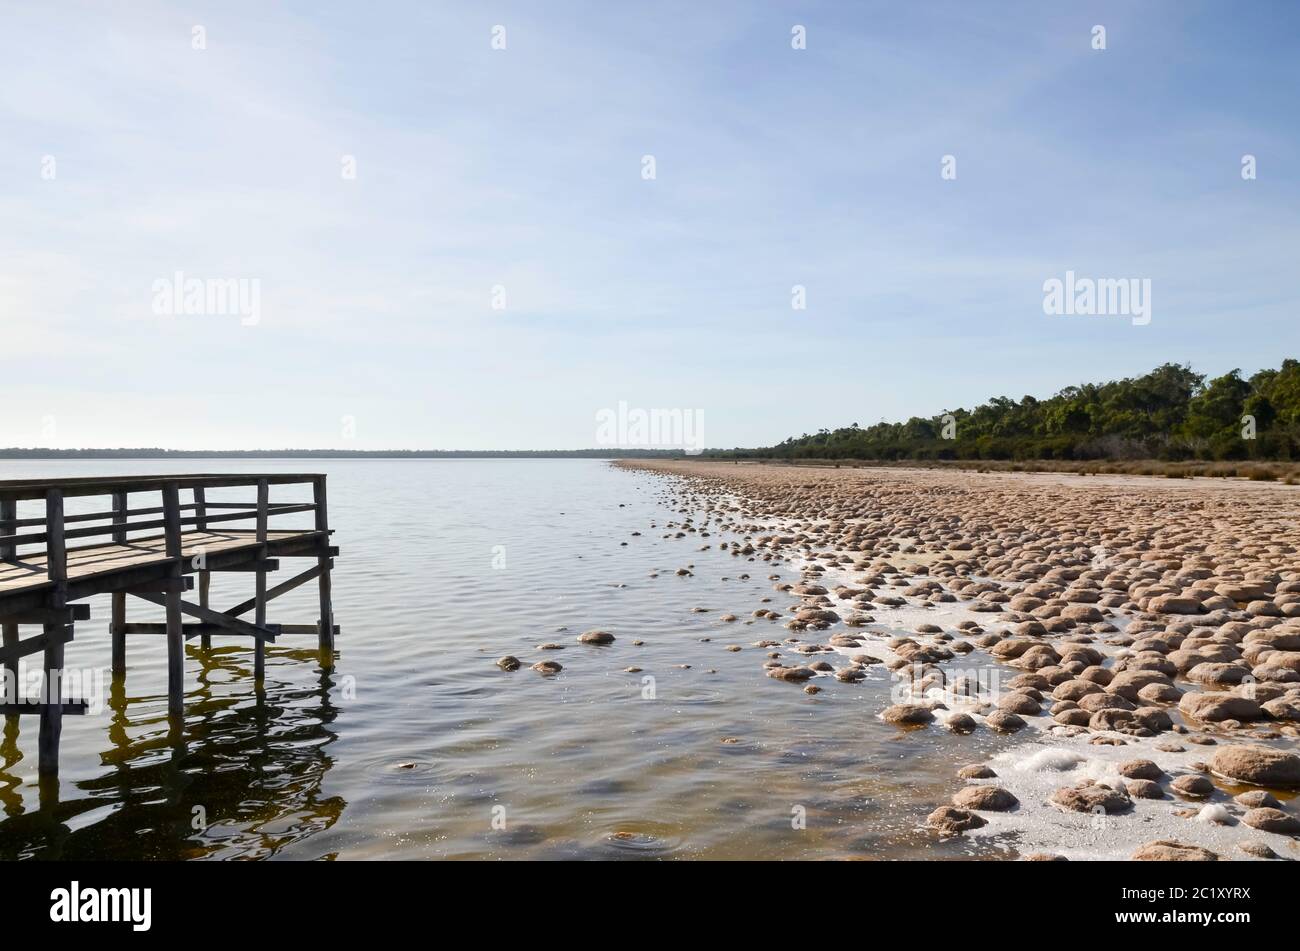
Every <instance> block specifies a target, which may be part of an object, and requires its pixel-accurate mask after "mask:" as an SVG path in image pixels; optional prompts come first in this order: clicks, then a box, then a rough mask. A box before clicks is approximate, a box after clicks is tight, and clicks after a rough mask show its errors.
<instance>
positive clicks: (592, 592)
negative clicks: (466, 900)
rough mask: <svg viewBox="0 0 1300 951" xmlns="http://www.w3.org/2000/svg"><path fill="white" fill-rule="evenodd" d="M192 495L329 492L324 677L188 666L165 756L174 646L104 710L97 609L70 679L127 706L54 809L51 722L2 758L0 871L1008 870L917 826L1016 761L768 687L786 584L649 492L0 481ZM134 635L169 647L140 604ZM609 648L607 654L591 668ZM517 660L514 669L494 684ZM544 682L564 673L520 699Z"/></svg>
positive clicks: (215, 656) (78, 757)
mask: <svg viewBox="0 0 1300 951" xmlns="http://www.w3.org/2000/svg"><path fill="white" fill-rule="evenodd" d="M187 471H188V472H196V471H204V472H250V473H251V472H279V471H284V472H319V471H323V472H326V473H328V475H329V504H330V523H331V527H332V528H333V529H334V530H335V535H334V543H335V544H337V545H338V546H339V548H340V549H341V553H340V556H339V558H338V559H337V562H336V568H335V573H334V609H335V615H336V621H337V623H338V624H340V625H341V627H342V634H341V636H340V637H339V639H338V643H337V649H338V653H337V659H336V662H335V666H334V669H333V670H332V671H327V670H325V669H324V668H322V666H321V664H320V662H319V658H318V657H317V656H316V653H315V650H314V646H315V643H314V639H312V638H302V639H300V640H297V641H295V640H293V639H292V638H288V637H286V638H282V639H281V641H280V645H281V646H273V647H271V648H270V649H269V651H268V656H267V666H266V680H265V685H264V687H265V689H264V691H263V692H262V693H261V694H260V695H259V694H258V693H257V692H256V691H255V689H254V683H253V679H252V652H251V649H250V648H247V647H244V646H240V645H238V644H236V643H235V642H233V641H228V642H223V641H222V640H221V639H220V638H218V639H217V640H216V641H215V646H214V648H213V649H211V650H209V651H204V650H203V649H202V648H201V647H200V646H199V644H198V642H197V641H192V642H190V643H188V644H187V647H186V688H187V696H186V714H185V719H184V725H183V728H181V729H179V730H176V729H170V728H169V724H168V720H167V717H166V698H165V689H166V673H165V663H164V661H165V648H164V646H163V643H162V638H160V637H150V636H148V635H141V636H136V637H133V638H129V639H128V644H127V649H128V671H127V676H126V679H125V683H120V682H119V683H116V684H113V683H111V678H110V677H109V676H108V666H109V661H110V646H109V637H108V625H107V618H108V614H109V599H108V598H107V597H106V596H105V597H102V598H96V599H94V600H93V601H92V602H91V605H92V620H91V621H88V622H81V623H79V624H78V625H77V628H76V639H75V640H74V641H73V642H72V643H71V644H69V645H68V650H67V658H66V664H67V666H68V667H70V668H78V669H86V668H90V669H102V671H103V673H104V677H105V691H106V693H107V695H108V697H109V700H108V702H107V703H106V704H105V707H104V709H103V711H102V712H101V713H99V714H97V715H88V716H84V717H69V718H67V719H66V720H65V721H64V724H65V725H64V731H63V741H62V753H61V775H60V783H59V788H58V792H57V798H55V797H52V796H47V797H46V799H45V801H44V802H42V799H41V797H40V795H39V791H38V786H37V783H36V775H35V772H36V724H35V720H34V718H30V717H25V718H23V723H22V725H21V730H20V731H16V730H15V728H14V727H13V726H12V724H11V726H10V727H9V729H8V730H7V731H6V733H5V737H4V743H3V746H2V747H0V767H3V768H2V769H0V809H2V810H3V816H4V818H3V820H0V856H2V857H4V858H18V857H39V858H77V859H110V858H113V859H117V858H125V859H135V858H166V859H175V858H195V859H202V858H208V859H231V858H271V857H283V858H293V859H321V858H326V859H329V858H344V859H378V858H406V859H420V858H494V859H495V858H509V859H520V858H617V857H705V858H807V857H879V858H894V857H944V856H952V857H958V856H964V855H969V854H971V853H972V851H975V850H982V851H985V852H989V853H990V854H1001V852H1000V851H999V846H998V845H997V844H996V843H994V844H990V843H988V842H987V841H986V842H983V843H982V844H972V843H970V842H967V841H962V840H952V841H949V842H940V841H938V840H937V839H936V838H935V837H933V836H932V835H930V834H928V833H926V832H925V831H924V830H922V829H921V828H920V826H921V824H922V822H923V821H924V817H925V815H926V813H927V812H929V811H930V810H931V809H932V808H934V806H935V805H936V804H937V803H941V802H945V801H946V800H947V798H948V796H949V795H950V793H951V791H952V787H953V772H954V770H955V768H956V767H957V766H959V765H961V764H962V763H966V762H977V761H980V760H982V759H983V758H985V757H986V756H987V755H989V754H990V753H991V752H993V751H994V750H996V749H997V748H998V747H999V745H1005V744H1007V743H1009V742H1011V741H1009V740H1006V739H1003V738H999V737H997V736H995V735H993V734H991V732H990V731H980V735H976V736H971V737H961V738H958V737H954V736H951V735H949V734H948V733H947V731H943V730H935V729H931V730H923V731H919V732H911V733H909V732H904V731H902V730H899V729H896V728H894V727H892V726H889V725H887V724H885V723H883V722H882V721H880V720H879V719H877V717H876V714H877V713H878V712H879V711H880V710H881V709H883V707H884V706H886V705H887V704H888V702H889V701H888V694H889V689H890V686H891V681H890V679H889V676H888V674H887V672H886V671H884V670H883V669H882V668H880V667H875V668H873V669H872V670H873V673H872V675H871V677H869V678H868V680H867V681H866V682H864V683H860V684H841V683H838V682H836V681H834V680H832V679H827V678H821V679H819V680H818V683H819V684H822V685H823V686H824V691H823V692H822V693H821V694H818V695H816V696H810V695H808V694H805V693H804V692H803V691H802V690H801V689H799V687H798V686H795V685H792V684H785V683H779V682H777V681H774V680H771V679H770V678H767V677H765V676H764V675H763V672H762V663H763V660H764V659H765V653H764V651H763V650H761V649H758V648H754V647H751V646H750V645H751V644H752V643H753V642H754V641H757V640H759V639H764V638H768V639H772V640H781V639H783V638H784V637H785V636H787V634H788V632H787V631H786V630H785V629H784V628H782V627H781V626H780V622H779V621H769V620H760V621H756V622H753V623H750V624H746V623H745V622H746V621H749V620H750V619H751V615H752V612H753V611H754V610H755V609H756V608H759V607H764V606H766V607H771V608H774V609H776V610H779V611H781V612H782V613H786V614H787V616H788V608H789V606H790V602H791V600H792V599H791V597H790V596H789V595H788V594H783V593H780V592H776V591H774V590H773V581H772V580H770V579H769V575H771V574H773V573H780V574H781V575H782V577H783V578H784V579H785V580H787V581H794V580H796V579H797V577H798V575H797V572H796V571H795V570H793V569H792V568H791V567H790V566H785V565H782V566H773V565H771V564H768V563H765V562H763V561H748V560H747V559H745V558H743V557H736V556H733V555H731V554H730V553H729V552H725V551H721V550H719V548H718V543H719V542H721V541H724V540H734V539H735V536H728V535H726V534H718V533H716V532H715V533H714V534H712V535H711V536H710V537H708V538H701V537H700V536H699V535H698V534H691V533H688V534H686V536H685V537H683V538H676V537H667V538H665V537H663V536H664V535H665V534H667V535H669V536H674V535H675V534H676V533H675V532H674V531H670V530H669V529H668V528H666V527H665V526H666V525H667V523H668V522H671V521H674V520H680V518H681V513H679V512H677V511H676V509H675V508H674V507H673V505H672V504H670V503H671V502H672V496H671V495H670V493H669V485H668V483H666V482H665V481H664V480H663V479H661V478H659V477H656V476H652V475H650V474H646V473H639V472H630V471H624V470H620V469H616V468H613V467H611V466H610V465H609V464H608V463H607V462H603V461H598V460H520V461H515V460H386V459H375V460H270V461H256V460H183V461H179V462H176V463H170V462H169V463H160V462H153V461H130V460H126V461H86V462H47V461H30V462H29V461H23V462H13V461H0V478H4V479H12V478H35V477H42V476H50V477H58V476H65V477H67V476H91V475H104V476H109V475H143V474H153V473H165V472H187ZM244 491H245V492H247V490H244ZM209 498H210V499H212V500H220V499H221V498H224V497H220V496H217V495H210V496H209ZM291 498H295V496H292V495H291V494H289V493H287V492H277V490H276V489H273V492H272V500H273V501H280V500H282V499H283V500H290V499H291ZM233 499H234V500H239V501H249V500H248V499H245V498H243V497H242V496H240V493H239V491H237V490H236V491H235V495H234V496H233ZM75 501H77V502H81V501H82V500H75ZM77 510H78V507H77V506H76V505H73V504H72V502H71V501H70V503H69V512H74V511H77ZM83 510H84V509H83ZM308 517H310V516H308ZM276 521H278V520H276ZM284 521H285V522H286V526H285V527H288V525H291V524H293V523H291V522H289V521H288V519H285V520H284ZM698 523H699V519H698V517H697V524H698ZM652 525H653V526H656V527H653V528H652V527H651V526H652ZM275 527H277V524H276V522H273V524H272V528H275ZM634 532H640V533H641V534H640V535H639V536H635V535H634V534H633V533H634ZM705 545H708V546H709V547H708V548H707V550H700V549H701V548H702V547H703V546H705ZM303 564H304V565H305V563H303ZM688 565H692V566H693V569H692V574H691V575H688V576H678V575H677V574H675V572H676V570H677V569H678V568H681V567H685V566H688ZM294 566H295V562H293V561H286V562H285V563H284V566H283V568H282V570H281V572H280V574H279V576H278V577H277V576H276V575H272V576H271V583H272V584H274V583H275V582H276V581H277V580H279V579H282V578H284V577H287V576H288V574H290V573H292V572H293V571H294V570H295V568H294ZM746 573H747V574H749V575H750V577H749V578H748V579H747V580H742V579H741V575H743V574H746ZM653 575H657V577H652V576H653ZM251 591H252V576H251V575H242V574H225V575H216V576H214V580H213V586H212V598H213V605H214V607H217V608H224V607H226V606H228V605H229V604H232V603H234V602H238V601H242V600H244V599H245V598H247V597H250V596H251ZM764 598H771V601H770V602H769V603H766V604H765V603H764V602H763V600H762V599H764ZM315 599H316V591H315V586H314V585H307V586H304V587H302V588H299V589H298V590H297V591H294V592H292V593H290V594H289V595H286V596H285V597H283V598H282V599H279V600H276V601H273V602H272V603H271V605H270V609H269V613H268V618H269V620H270V621H272V622H284V623H311V622H314V621H315V619H316V614H317V612H316V605H315ZM696 607H703V608H707V609H708V610H707V611H706V612H703V613H695V612H693V611H692V609H693V608H696ZM128 611H129V617H130V619H131V620H161V613H162V611H161V609H160V608H154V607H152V606H150V605H147V604H145V603H144V602H142V601H139V600H136V599H131V601H130V602H129V604H128ZM728 612H730V613H733V614H735V615H737V616H738V617H739V618H740V620H739V621H736V622H731V623H728V622H724V621H722V620H721V616H722V615H723V614H725V613H728ZM591 628H601V629H605V630H608V631H611V632H612V633H614V634H615V635H616V637H617V640H616V642H615V643H614V644H613V645H610V646H607V647H595V646H587V645H583V644H579V643H578V642H577V641H576V639H575V638H576V635H577V634H578V633H580V632H582V631H584V630H588V629H591ZM25 636H30V631H25ZM634 640H642V641H644V644H643V646H639V647H638V646H633V643H632V642H633V641H634ZM545 642H555V643H559V644H563V645H565V649H564V650H559V651H543V650H538V645H539V644H542V643H545ZM295 643H296V644H298V645H300V646H298V647H295V646H294V645H295ZM729 644H740V645H743V646H744V650H742V651H739V652H728V651H727V650H726V646H727V645H729ZM504 654H513V655H515V656H517V657H518V658H519V659H520V660H521V661H522V662H523V664H524V666H523V668H522V669H520V670H517V671H514V672H509V673H508V672H503V671H501V670H499V669H498V668H497V667H496V665H495V661H496V659H497V658H498V657H500V656H502V655H504ZM32 659H33V660H36V659H37V658H32ZM541 659H554V660H558V661H559V662H560V663H561V664H562V665H563V667H564V670H563V672H562V673H560V674H558V675H556V676H551V677H547V676H542V675H541V674H539V673H537V672H535V671H533V670H531V669H529V665H530V664H532V663H534V662H536V661H538V660H541ZM686 665H689V666H686ZM628 666H636V667H640V668H642V670H641V672H638V673H628V672H625V670H624V668H626V667H628ZM646 678H652V679H651V680H647V679H646ZM724 739H728V740H730V742H723V740H724Z"/></svg>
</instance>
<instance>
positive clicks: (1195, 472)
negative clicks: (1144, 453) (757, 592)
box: [754, 459, 1300, 485]
mask: <svg viewBox="0 0 1300 951" xmlns="http://www.w3.org/2000/svg"><path fill="white" fill-rule="evenodd" d="M754 461H758V460H754ZM762 461H764V462H767V463H769V464H773V465H781V464H790V465H798V466H828V467H833V468H839V467H842V468H845V469H857V468H884V469H959V470H972V471H977V472H1074V473H1077V474H1078V475H1081V476H1090V475H1142V476H1157V477H1163V478H1166V479H1191V478H1210V479H1248V480H1249V481H1251V482H1283V483H1285V484H1287V485H1300V463H1298V462H1161V461H1159V460H1154V459H1146V460H1114V461H1103V460H1090V461H1083V462H1072V461H1065V460H1055V459H1036V460H1027V461H1026V460H1021V461H1016V462H995V461H990V460H987V459H974V460H941V461H936V460H917V459H907V460H903V461H900V462H876V461H872V460H856V459H854V460H835V459H799V460H795V461H793V462H789V463H787V462H786V460H776V459H771V460H762Z"/></svg>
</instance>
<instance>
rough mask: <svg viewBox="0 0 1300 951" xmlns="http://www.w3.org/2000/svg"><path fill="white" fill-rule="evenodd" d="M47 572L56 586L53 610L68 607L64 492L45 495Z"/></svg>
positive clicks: (52, 595) (53, 596)
mask: <svg viewBox="0 0 1300 951" xmlns="http://www.w3.org/2000/svg"><path fill="white" fill-rule="evenodd" d="M45 538H46V542H45V570H46V576H47V577H48V578H49V579H50V581H51V582H53V584H54V590H53V591H52V592H51V594H50V598H51V604H50V607H52V608H62V607H66V606H67V598H68V548H67V545H66V544H65V542H64V538H63V490H62V489H49V490H47V491H46V493H45Z"/></svg>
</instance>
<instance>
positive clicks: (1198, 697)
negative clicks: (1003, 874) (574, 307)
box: [618, 461, 1300, 859]
mask: <svg viewBox="0 0 1300 951" xmlns="http://www.w3.org/2000/svg"><path fill="white" fill-rule="evenodd" d="M618 465H620V466H624V467H628V468H635V469H639V470H642V471H648V472H653V473H658V474H660V475H662V476H664V477H665V479H666V482H667V485H668V487H669V488H670V490H671V491H672V493H673V495H674V498H675V500H676V503H677V505H678V506H679V508H680V510H681V511H682V512H683V513H685V514H688V515H690V514H693V517H695V518H697V519H699V518H702V519H704V520H707V522H708V524H710V525H711V526H712V527H713V529H714V530H715V531H718V530H720V532H721V537H722V538H723V539H725V540H723V541H720V542H719V544H720V546H726V547H727V548H728V550H730V551H731V552H732V554H733V555H734V556H735V557H737V558H742V559H745V560H747V561H754V562H762V561H768V562H774V561H779V562H787V563H791V564H794V565H797V566H800V567H801V569H802V576H801V581H800V583H798V584H795V585H789V584H780V583H778V585H777V587H778V589H780V590H783V591H784V592H785V593H786V594H788V595H789V596H790V597H791V598H792V599H793V601H794V603H793V604H791V605H790V608H789V610H788V612H785V616H784V617H782V621H783V623H784V624H785V627H786V628H788V629H789V632H790V636H789V637H788V638H786V639H785V640H784V641H782V642H780V643H778V642H775V641H773V642H771V643H770V644H769V645H768V647H769V650H768V653H767V655H766V661H765V666H766V667H767V673H768V675H769V676H770V677H771V678H772V680H773V683H772V686H771V689H774V690H780V689H797V688H802V689H805V690H809V691H816V690H817V689H819V688H818V686H817V680H818V678H821V677H827V676H832V677H835V678H836V679H837V680H839V681H845V682H849V683H854V682H857V681H859V680H864V679H866V676H867V673H868V671H872V670H881V669H882V667H884V668H888V669H889V670H890V671H891V672H892V675H893V689H892V690H891V696H890V698H889V702H887V703H882V708H881V709H880V711H879V714H878V715H879V719H880V720H881V721H882V722H881V723H880V728H881V729H920V730H925V729H948V730H952V731H953V732H955V733H958V734H966V733H973V732H974V731H977V730H993V731H996V732H998V733H1002V734H1008V735H1011V736H1014V737H1015V738H1016V742H1015V743H1014V744H1013V745H1011V746H1010V747H1008V748H1007V749H1005V750H1004V751H1003V752H1001V753H999V754H998V755H997V756H995V757H994V758H993V759H992V760H991V761H989V762H986V763H983V762H981V763H969V764H966V765H965V766H964V767H962V768H961V769H960V770H958V769H957V767H958V766H960V765H961V764H954V777H953V795H952V800H951V801H950V802H947V803H943V802H937V803H935V804H934V806H935V809H934V811H933V812H932V813H931V814H930V817H929V820H928V824H929V826H930V829H931V830H932V834H934V835H936V836H951V835H969V836H983V835H996V836H1007V835H1008V834H1009V837H1010V838H1011V839H1013V840H1014V841H1015V842H1016V843H1017V844H1016V853H1017V854H1018V855H1021V856H1022V857H1027V858H1136V859H1210V858H1219V859H1252V858H1253V859H1277V858H1296V857H1300V844H1298V843H1300V812H1298V811H1297V809H1296V806H1297V804H1298V803H1297V802H1296V801H1294V797H1295V796H1296V795H1297V793H1300V554H1297V545H1298V544H1300V489H1298V488H1296V487H1292V486H1286V485H1279V484H1273V483H1252V482H1244V481H1228V480H1221V479H1191V480H1163V479H1152V478H1143V477H1133V476H1094V477H1081V476H1077V475H1071V474H1063V473H1033V474H1030V473H1024V474H1021V473H976V472H969V471H939V470H920V469H918V470H906V469H827V468H813V467H808V468H802V467H789V466H764V465H752V464H751V465H745V464H741V465H735V464H731V463H714V462H695V461H663V462H660V461H650V462H643V461H638V462H631V461H627V462H621V463H618ZM685 527H686V528H687V530H690V523H689V521H688V522H687V524H686V526H685ZM760 610H771V609H770V608H762V609H760ZM877 665H880V666H877ZM990 672H991V673H992V676H989V674H990Z"/></svg>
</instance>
